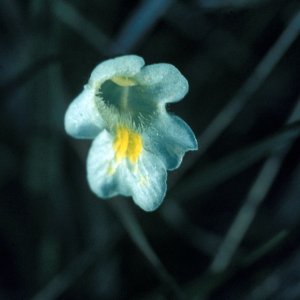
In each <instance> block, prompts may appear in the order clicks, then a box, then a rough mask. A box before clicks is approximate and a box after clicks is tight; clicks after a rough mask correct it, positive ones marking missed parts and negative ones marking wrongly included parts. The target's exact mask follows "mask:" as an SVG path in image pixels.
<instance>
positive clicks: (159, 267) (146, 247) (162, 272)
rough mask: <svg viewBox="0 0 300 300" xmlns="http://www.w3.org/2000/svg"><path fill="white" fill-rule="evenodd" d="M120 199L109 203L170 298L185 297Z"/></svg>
mask: <svg viewBox="0 0 300 300" xmlns="http://www.w3.org/2000/svg"><path fill="white" fill-rule="evenodd" d="M122 200H124V199H121V198H120V197H117V198H115V199H113V200H111V202H110V204H111V205H112V207H113V209H114V210H115V212H116V213H117V214H118V216H119V217H120V219H121V222H122V224H123V225H124V227H125V229H126V230H127V232H128V233H129V236H130V237H131V239H132V241H133V242H134V243H135V245H136V246H137V247H138V248H139V249H140V250H141V252H142V253H143V254H144V256H145V257H146V258H147V260H148V261H149V262H150V264H151V266H152V267H153V268H154V271H155V272H156V273H157V275H158V277H159V278H160V280H161V281H162V282H163V283H164V284H165V286H166V287H167V288H168V289H169V291H170V292H172V294H173V298H172V299H185V297H184V295H183V292H182V291H181V289H180V287H179V286H178V285H177V283H176V281H175V280H174V279H173V277H172V276H171V274H169V272H168V271H167V270H166V268H165V266H164V265H163V264H162V262H161V261H160V259H159V257H158V256H157V255H156V253H155V252H154V250H153V249H152V247H151V246H150V244H149V242H148V240H147V238H146V236H145V234H144V232H143V230H142V228H141V226H140V225H139V223H138V221H137V219H136V218H135V216H134V214H133V212H132V211H131V209H130V208H129V207H128V205H126V204H125V202H124V201H122Z"/></svg>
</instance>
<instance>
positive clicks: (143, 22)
mask: <svg viewBox="0 0 300 300" xmlns="http://www.w3.org/2000/svg"><path fill="white" fill-rule="evenodd" d="M172 2H173V1H172V0H144V1H142V3H141V4H140V5H139V6H138V7H137V9H136V10H135V11H134V12H133V14H132V15H131V16H130V18H129V19H128V20H127V22H126V23H125V24H124V25H122V26H121V28H122V29H121V31H120V33H119V35H118V36H117V38H116V39H115V42H114V43H113V45H112V48H111V52H112V54H120V53H127V52H130V51H131V50H132V49H133V48H134V47H135V46H136V44H137V43H138V42H139V41H140V40H141V39H142V38H144V37H145V35H146V34H147V33H148V32H149V31H150V30H151V28H152V27H153V26H154V25H155V24H156V23H157V21H158V20H159V19H160V18H161V17H162V16H163V15H164V13H165V12H166V11H167V9H168V8H169V6H170V5H171V4H172Z"/></svg>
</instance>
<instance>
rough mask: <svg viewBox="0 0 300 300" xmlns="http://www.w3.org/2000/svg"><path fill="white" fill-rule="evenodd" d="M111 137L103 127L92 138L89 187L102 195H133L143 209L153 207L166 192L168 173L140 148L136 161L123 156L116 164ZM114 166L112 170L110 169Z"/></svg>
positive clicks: (151, 155)
mask: <svg viewBox="0 0 300 300" xmlns="http://www.w3.org/2000/svg"><path fill="white" fill-rule="evenodd" d="M112 144H113V137H112V136H111V135H110V134H109V133H108V132H107V131H106V130H103V131H102V132H101V133H100V134H99V136H98V137H97V138H96V139H95V140H94V142H93V144H92V147H91V149H90V151H89V155H88V160H87V177H88V182H89V185H90V187H91V190H92V191H93V192H94V193H95V194H96V195H97V196H99V197H101V198H110V197H113V196H116V195H118V194H120V195H123V196H132V197H133V200H134V202H135V203H136V204H137V205H138V206H140V207H141V208H142V209H144V210H145V211H153V210H155V209H156V208H157V207H158V206H159V205H160V204H161V202H162V200H163V198H164V196H165V194H166V189H167V185H166V180H167V172H166V169H165V166H164V165H163V163H162V162H161V161H160V160H159V159H157V157H156V156H155V155H153V154H152V153H150V152H147V151H145V150H143V152H142V154H141V155H140V157H139V160H138V162H137V164H132V163H131V162H130V161H128V160H127V159H123V160H122V161H121V162H120V163H119V164H118V165H117V166H116V167H114V163H115V153H114V150H113V146H112ZM112 169H113V170H112Z"/></svg>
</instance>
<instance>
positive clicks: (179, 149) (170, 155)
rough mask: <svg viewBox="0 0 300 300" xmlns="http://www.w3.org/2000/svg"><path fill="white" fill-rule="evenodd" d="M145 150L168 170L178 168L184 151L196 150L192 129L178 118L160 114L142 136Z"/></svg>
mask: <svg viewBox="0 0 300 300" xmlns="http://www.w3.org/2000/svg"><path fill="white" fill-rule="evenodd" d="M144 143H145V146H144V147H145V149H147V150H149V151H151V152H153V153H155V154H156V155H157V156H158V157H159V158H160V159H161V160H162V161H163V163H164V164H165V166H166V168H167V169H168V170H173V169H176V168H178V167H179V165H180V163H181V161H182V158H183V155H184V154H185V152H186V151H189V150H197V149H198V144H197V140H196V137H195V135H194V133H193V131H192V129H191V128H190V127H189V126H188V125H187V124H186V123H185V122H184V121H183V120H182V119H181V118H179V117H177V116H175V115H170V114H168V113H166V112H165V113H161V114H160V116H159V117H158V119H157V120H156V121H155V122H153V123H152V124H151V126H150V127H149V129H148V130H147V131H146V132H145V134H144Z"/></svg>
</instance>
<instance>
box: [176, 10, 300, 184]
mask: <svg viewBox="0 0 300 300" xmlns="http://www.w3.org/2000/svg"><path fill="white" fill-rule="evenodd" d="M299 32H300V11H298V12H297V13H296V14H295V16H294V17H293V18H292V20H291V21H290V22H289V24H288V25H287V27H286V29H285V30H284V31H283V33H282V34H281V35H280V36H279V38H278V39H277V41H276V42H275V44H274V45H273V46H272V47H271V49H270V50H269V51H268V52H267V54H266V55H265V56H264V57H263V59H262V60H261V61H260V63H259V64H258V65H257V66H256V68H255V69H254V71H253V73H252V74H251V75H250V77H249V78H248V79H247V80H246V82H245V83H244V84H243V86H242V87H241V88H240V89H239V90H238V91H237V93H236V94H235V95H234V96H233V98H232V99H231V100H230V101H229V102H228V104H226V105H225V107H224V108H223V109H222V110H221V111H220V112H219V114H217V115H216V117H215V118H214V119H213V120H212V121H211V123H210V124H209V125H208V127H207V128H206V129H205V130H204V132H203V133H202V134H201V135H200V136H199V138H198V139H199V145H200V148H199V150H198V151H197V152H194V153H193V154H192V155H191V156H190V160H188V161H187V163H185V164H184V165H183V167H181V169H180V170H179V171H178V172H177V174H175V176H173V177H172V184H173V185H174V184H175V183H176V182H177V181H178V180H179V179H180V178H181V177H182V176H183V174H184V173H185V172H186V171H187V170H188V169H189V168H190V167H192V166H193V165H194V164H195V161H196V160H197V159H198V158H199V156H201V155H202V154H203V153H204V152H205V151H206V150H207V149H208V148H209V147H210V146H211V145H212V144H213V142H214V141H215V140H216V139H217V138H218V137H219V136H220V135H221V133H222V132H223V131H224V130H225V129H226V128H227V127H228V126H229V125H230V123H231V122H232V121H233V120H234V118H235V117H236V116H237V115H238V114H239V112H240V111H241V110H242V109H243V107H244V106H245V104H246V103H247V101H248V100H249V99H250V98H251V97H252V95H253V94H254V93H255V92H256V91H257V90H258V89H259V88H260V87H261V86H262V84H263V82H264V81H265V80H266V78H267V77H268V76H269V74H270V73H271V72H272V70H273V69H274V67H275V66H276V64H277V63H278V62H279V60H280V59H281V58H282V57H283V55H284V54H285V53H286V51H287V50H288V49H289V48H290V46H291V45H292V44H293V42H294V41H295V40H296V39H297V37H298V36H299Z"/></svg>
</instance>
